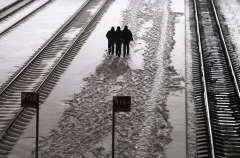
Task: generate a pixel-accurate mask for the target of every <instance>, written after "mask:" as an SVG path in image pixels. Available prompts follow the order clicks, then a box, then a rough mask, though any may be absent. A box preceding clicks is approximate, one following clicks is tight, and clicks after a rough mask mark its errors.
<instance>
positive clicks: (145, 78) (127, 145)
mask: <svg viewBox="0 0 240 158" xmlns="http://www.w3.org/2000/svg"><path fill="white" fill-rule="evenodd" d="M126 2H127V1H126V0H125V3H126ZM119 3H122V4H123V3H124V2H123V1H121V2H119V1H118V2H117V1H116V2H115V3H114V4H113V5H112V6H111V8H110V9H109V11H108V12H107V13H106V14H109V15H111V12H113V11H114V10H112V8H114V6H115V7H119ZM113 14H114V13H113ZM174 17H175V16H174V15H173V14H172V13H171V12H170V1H168V0H164V1H158V0H155V1H138V0H130V1H129V5H128V8H126V10H125V11H124V12H123V19H122V23H121V26H124V25H125V24H127V25H128V26H129V28H130V29H131V30H132V32H133V34H134V39H135V41H134V42H132V44H131V53H130V54H131V55H130V57H129V58H127V59H124V58H120V59H119V58H116V57H114V56H113V57H110V56H106V55H104V56H102V57H103V58H102V61H101V63H99V65H97V67H96V69H95V70H94V71H92V73H91V75H89V76H87V77H84V78H83V82H84V85H83V86H82V87H79V88H80V89H81V91H80V92H79V93H75V94H74V96H73V98H72V99H71V100H70V102H69V104H68V106H67V109H66V110H65V111H64V112H63V114H62V117H61V119H60V120H59V121H58V124H57V126H56V127H55V128H53V129H52V130H51V132H50V134H49V135H48V136H46V137H43V138H42V139H41V141H40V156H41V157H54V156H55V157H58V156H61V157H89V158H94V157H104V158H106V157H111V123H112V122H111V120H112V97H113V96H115V95H130V96H132V100H133V103H132V111H131V112H130V113H117V114H116V147H115V149H116V156H118V157H124V158H125V157H166V153H165V151H166V148H167V145H168V144H169V143H170V142H171V140H172V139H171V131H172V126H171V124H170V122H169V110H168V108H167V105H166V101H167V97H168V95H169V93H170V92H171V91H177V90H181V89H182V88H181V86H179V84H178V83H179V80H174V79H169V78H171V77H170V76H172V75H173V76H174V75H178V73H177V72H176V70H175V69H174V67H173V66H171V55H170V53H171V51H172V49H173V45H174V40H173V38H172V36H173V34H174V33H173V27H174ZM103 21H104V18H103V20H102V21H100V22H99V25H101V23H102V22H103ZM102 25H103V24H102ZM104 25H105V26H106V24H104ZM111 26H112V25H111ZM111 26H110V27H111ZM110 27H109V29H110ZM106 31H107V30H106ZM106 31H105V32H106ZM96 32H97V33H99V32H101V31H100V30H97V28H96V30H95V31H94V32H93V34H92V35H91V36H90V37H89V40H88V41H87V42H86V44H85V45H84V47H83V48H82V49H81V50H80V52H79V54H80V53H81V55H82V56H83V55H84V54H85V53H84V50H85V51H87V50H88V49H89V46H91V45H92V44H90V43H92V42H91V40H93V37H92V36H96V35H94V33H96ZM105 32H104V35H101V36H102V37H104V36H105ZM95 38H96V37H95ZM88 42H89V43H88ZM105 42H106V41H105ZM106 43H107V42H106ZM106 43H105V45H106ZM138 46H139V47H138ZM86 47H87V48H86ZM105 48H106V47H105ZM99 51H101V52H104V51H103V50H101V49H99ZM89 52H91V51H89ZM135 54H138V55H136V56H135ZM134 56H135V57H134ZM140 56H141V57H140ZM135 58H140V59H139V63H138V62H137V64H133V63H132V62H136V61H135V60H134V59H135ZM94 65H95V64H94ZM133 65H134V66H133ZM80 69H81V68H80ZM176 85H177V86H176ZM76 138H77V139H76Z"/></svg>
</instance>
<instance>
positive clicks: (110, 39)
mask: <svg viewBox="0 0 240 158" xmlns="http://www.w3.org/2000/svg"><path fill="white" fill-rule="evenodd" d="M106 37H107V39H108V54H109V55H110V54H111V53H112V55H113V54H114V39H115V29H114V27H112V28H111V30H109V31H108V32H107V34H106Z"/></svg>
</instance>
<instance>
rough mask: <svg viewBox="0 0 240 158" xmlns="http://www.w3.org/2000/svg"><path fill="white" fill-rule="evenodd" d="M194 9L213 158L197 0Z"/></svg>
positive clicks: (213, 156)
mask: <svg viewBox="0 0 240 158" xmlns="http://www.w3.org/2000/svg"><path fill="white" fill-rule="evenodd" d="M194 11H195V20H196V27H197V40H198V51H199V54H200V59H201V72H202V82H203V87H204V101H205V107H206V114H207V115H206V116H207V124H208V133H209V142H210V152H211V158H215V150H214V140H213V134H212V125H211V117H210V108H209V100H208V93H207V84H206V78H205V68H204V61H203V51H202V43H201V34H200V28H199V19H198V10H197V2H196V0H194Z"/></svg>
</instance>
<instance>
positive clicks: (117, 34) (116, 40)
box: [115, 26, 123, 57]
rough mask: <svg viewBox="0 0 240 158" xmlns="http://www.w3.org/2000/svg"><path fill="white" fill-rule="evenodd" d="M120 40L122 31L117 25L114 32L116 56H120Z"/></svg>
mask: <svg viewBox="0 0 240 158" xmlns="http://www.w3.org/2000/svg"><path fill="white" fill-rule="evenodd" d="M122 40H123V36H122V31H121V29H120V27H119V26H118V27H117V30H116V33H115V43H116V55H117V56H118V57H120V56H121V48H122Z"/></svg>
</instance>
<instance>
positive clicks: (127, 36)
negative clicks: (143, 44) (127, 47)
mask: <svg viewBox="0 0 240 158" xmlns="http://www.w3.org/2000/svg"><path fill="white" fill-rule="evenodd" d="M122 33H123V40H124V41H127V42H129V41H132V40H133V36H132V32H131V31H130V30H128V29H126V28H125V29H124V30H123V31H122Z"/></svg>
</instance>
